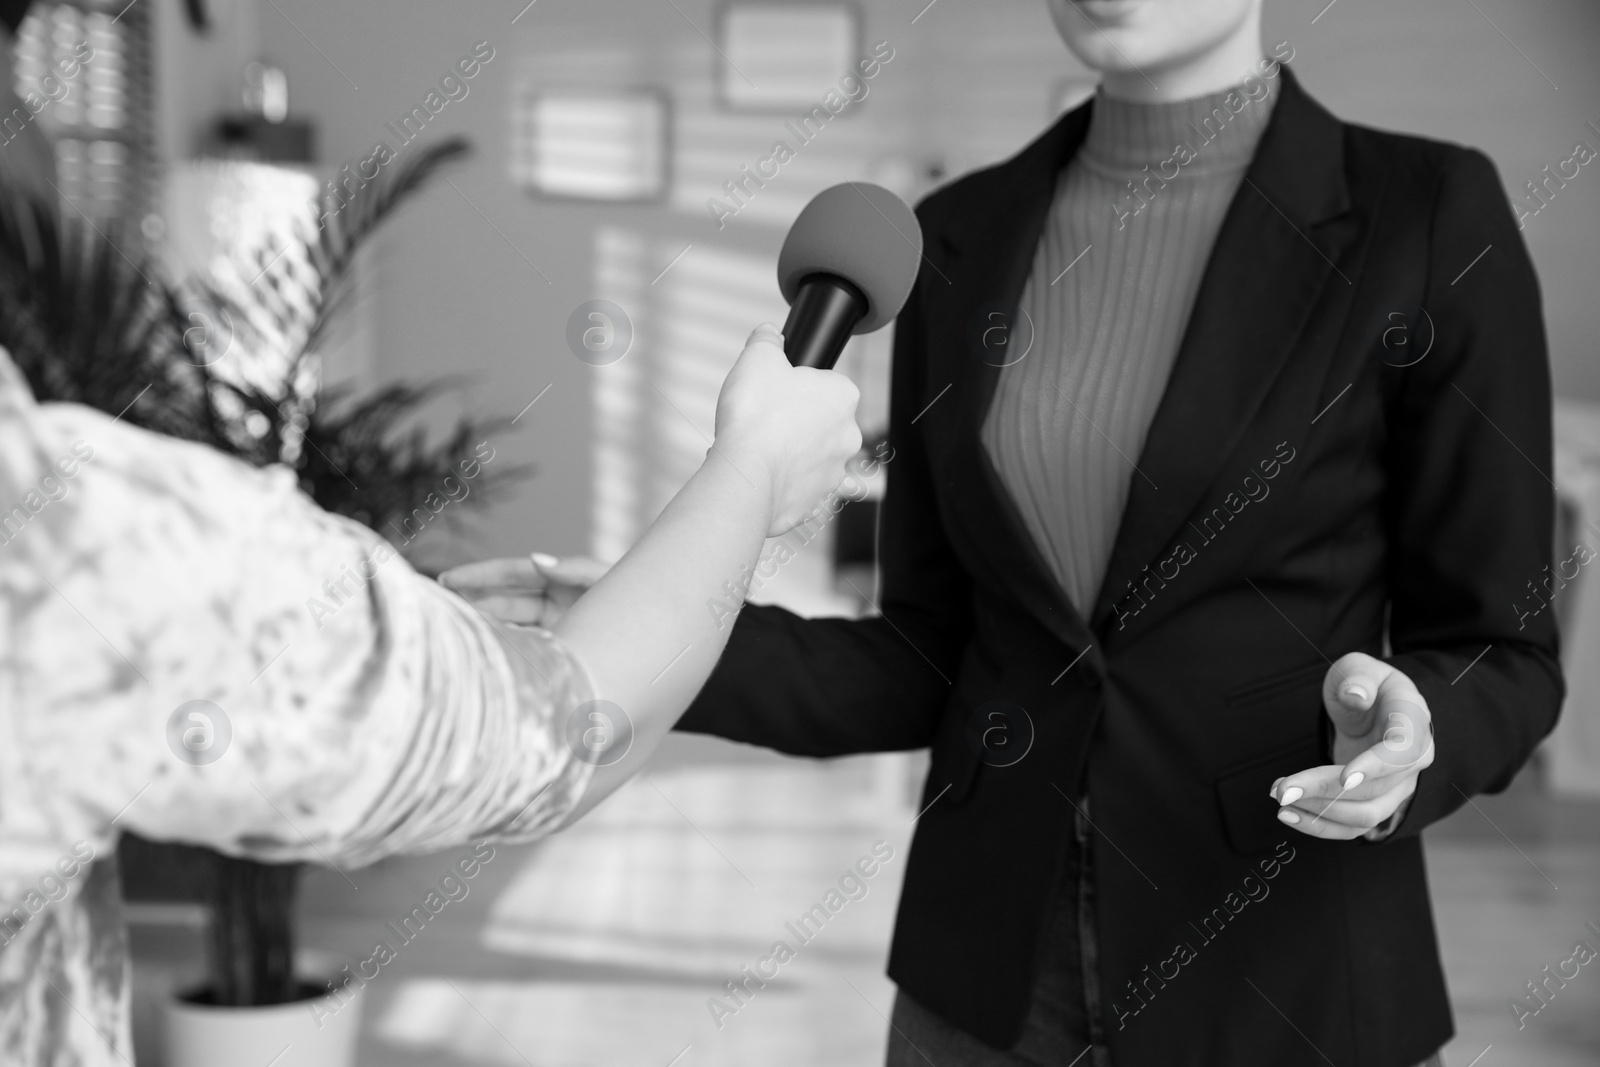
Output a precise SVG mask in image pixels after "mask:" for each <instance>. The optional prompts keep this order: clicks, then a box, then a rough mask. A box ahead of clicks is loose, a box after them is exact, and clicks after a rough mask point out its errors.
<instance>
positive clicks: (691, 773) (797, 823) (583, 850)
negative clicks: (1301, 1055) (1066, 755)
mask: <svg viewBox="0 0 1600 1067" xmlns="http://www.w3.org/2000/svg"><path fill="white" fill-rule="evenodd" d="M920 774H921V770H920V765H919V764H918V763H917V762H916V761H915V760H914V759H913V758H910V757H890V758H884V757H870V758H862V759H852V760H845V761H840V762H838V763H835V764H830V765H817V764H809V763H803V762H796V761H778V760H776V759H775V758H772V757H766V756H756V755H752V754H750V753H748V752H743V751H739V750H737V749H735V748H734V747H733V746H726V745H722V744H721V743H717V742H709V741H705V740H703V739H675V746H674V748H673V749H671V750H670V751H668V752H667V753H666V754H665V755H664V757H663V758H662V759H661V761H660V762H659V763H658V764H657V766H656V769H655V770H653V771H652V772H651V773H650V774H649V775H648V776H646V777H645V778H641V779H639V780H636V781H635V782H633V783H632V784H630V785H629V786H628V787H627V788H626V789H625V790H624V791H622V792H620V793H619V794H618V795H617V796H616V797H615V798H613V799H612V800H611V801H609V802H608V803H607V804H606V805H605V806H603V807H602V808H600V809H598V810H597V811H596V812H595V814H594V815H593V816H591V817H590V818H589V819H588V820H587V821H586V822H585V823H584V824H581V825H580V826H579V827H577V828H575V829H574V830H573V831H570V832H568V833H566V834H563V835H559V836H558V837H556V838H554V839H552V840H550V841H548V842H545V843H543V844H540V845H537V846H514V847H500V848H497V849H496V850H495V852H494V856H493V858H492V859H490V860H488V861H487V862H484V863H482V864H481V870H479V871H478V873H477V874H476V877H474V878H473V879H471V880H470V881H465V882H462V883H460V884H461V885H465V886H466V888H467V893H466V896H464V897H461V898H460V899H459V900H451V901H448V902H446V903H443V904H442V906H441V905H440V904H439V903H438V902H439V901H440V899H441V898H439V897H436V898H435V907H436V908H440V910H439V911H438V914H437V915H433V916H431V918H430V920H429V921H428V923H427V924H426V925H425V926H422V927H421V929H420V932H414V933H413V932H412V930H410V929H408V930H405V931H400V930H399V927H400V924H401V922H402V920H403V919H404V917H405V916H406V915H408V914H409V913H410V912H411V910H412V909H413V908H414V907H416V906H418V905H421V904H422V903H423V902H424V900H425V899H426V897H427V895H428V893H429V892H430V891H431V890H433V889H435V888H436V887H438V885H439V882H440V880H441V879H442V878H443V877H444V875H445V874H446V872H448V871H449V870H450V869H451V868H452V867H453V865H454V864H456V862H457V861H458V860H461V859H463V858H465V857H467V856H469V855H471V852H472V850H471V849H463V850H461V851H460V853H459V854H456V853H449V854H439V855H435V856H428V857H421V858H412V859H408V860H405V861H397V862H392V863H386V864H382V865H379V866H378V867H375V868H372V869H369V870H366V871H359V872H351V880H350V881H349V882H347V881H346V880H345V879H344V877H343V876H341V875H340V874H337V873H334V872H322V871H319V872H314V873H313V874H312V875H311V877H310V879H309V880H308V883H307V886H306V892H305V899H304V901H303V908H302V910H303V912H304V918H303V932H302V940H303V943H304V945H305V946H307V947H306V950H305V954H306V963H307V965H308V966H311V967H316V968H318V969H321V970H323V971H325V972H328V973H332V972H333V971H336V970H337V969H338V967H339V966H340V965H342V964H346V963H348V964H352V965H354V964H356V963H358V962H359V961H363V960H367V959H369V958H372V957H373V956H374V949H375V947H376V945H377V943H378V942H380V941H382V942H385V943H386V944H387V945H389V946H390V947H391V948H392V949H393V950H394V957H393V959H392V960H390V961H389V962H386V963H382V965H381V966H378V967H377V972H378V973H377V977H375V978H374V979H373V980H372V981H371V982H369V983H368V985H367V986H366V988H365V990H364V991H363V992H362V994H361V996H360V1000H359V1004H360V1008H359V1010H360V1011H361V1012H362V1015H361V1040H360V1051H359V1067H423V1065H428V1067H469V1065H470V1067H487V1065H496V1064H508V1065H536V1067H568V1065H572V1067H577V1065H583V1067H606V1065H617V1067H622V1065H629V1067H633V1065H649V1067H669V1065H670V1067H720V1065H728V1067H733V1065H738V1067H745V1065H748V1064H753V1063H761V1064H768V1065H775V1067H782V1065H796V1067H800V1065H823V1064H825V1065H828V1067H852V1065H859V1067H868V1065H876V1064H879V1063H881V1062H882V1056H883V1050H884V1034H885V1032H886V1030H887V1022H886V1019H885V1015H886V1014H887V1012H888V1011H889V1006H890V1002H891V999H892V996H893V989H892V986H891V985H890V983H889V982H888V980H887V979H886V978H884V977H883V967H884V959H885V954H886V946H887V939H888V933H889V930H890V927H891V925H892V920H893V911H894V904H895V901H896V898H897V895H898V891H899V878H900V872H901V870H902V867H903V862H904V856H905V845H906V842H907V840H908V838H909V831H910V828H911V819H912V817H913V816H914V814H915V812H914V811H913V810H912V807H911V805H910V801H909V798H910V797H911V796H912V795H913V788H914V785H915V784H916V783H917V782H918V781H919V780H920ZM876 842H883V843H884V844H880V845H878V849H879V852H880V854H883V853H885V852H888V851H890V850H892V855H891V857H890V858H889V859H888V860H886V861H884V862H882V863H881V864H879V865H878V866H877V868H876V871H875V874H874V876H873V877H872V878H871V879H864V880H861V881H860V882H855V881H851V880H848V879H847V880H846V882H845V886H844V888H845V889H847V890H849V891H850V894H851V896H852V897H857V898H858V899H848V900H846V901H845V903H844V905H843V907H841V908H840V909H839V911H838V913H837V914H836V915H835V916H834V917H833V918H832V919H830V920H829V922H828V923H827V925H826V926H824V927H823V928H822V929H821V930H820V931H815V932H811V931H809V930H808V931H807V932H808V934H809V935H810V936H809V940H808V941H802V940H801V939H800V938H799V937H797V936H796V933H795V931H794V930H793V929H792V928H791V926H790V925H786V924H793V923H794V922H795V921H796V920H797V919H798V918H799V916H801V915H802V914H803V913H805V912H807V911H808V909H809V908H810V907H811V905H812V904H813V903H819V902H822V901H823V900H824V897H825V895H826V894H827V893H828V892H829V890H830V889H837V888H838V887H839V886H840V880H841V877H842V876H843V875H845V874H846V873H847V872H848V871H849V870H850V869H851V868H852V866H853V865H854V864H855V863H856V861H857V860H858V859H859V858H861V857H863V856H869V855H871V853H872V851H873V847H874V843H876ZM1427 849H1428V857H1429V868H1430V873H1431V878H1432V884H1433V893H1434V899H1435V902H1436V906H1437V915H1438V923H1439V931H1440V939H1441V941H1442V943H1443V946H1444V957H1445V964H1446V969H1447V972H1448V974H1449V979H1450V987H1451V993H1452V996H1453V998H1454V1002H1455V1008H1456V1019H1457V1030H1458V1036H1457V1038H1456V1039H1455V1040H1454V1041H1453V1042H1452V1043H1451V1044H1450V1045H1449V1047H1448V1048H1447V1049H1446V1060H1447V1063H1448V1064H1449V1067H1502V1065H1506V1067H1509V1065H1516V1067H1579V1065H1585V1067H1594V1065H1595V1064H1597V1063H1600V965H1596V966H1592V967H1590V966H1586V967H1583V968H1582V969H1581V970H1580V972H1579V974H1578V976H1577V977H1576V978H1574V979H1573V980H1571V981H1570V982H1569V983H1568V984H1567V985H1566V987H1565V988H1564V989H1561V990H1560V991H1559V993H1558V995H1557V996H1555V997H1554V998H1552V999H1551V1002H1550V1003H1549V1005H1548V1006H1547V1007H1545V1008H1543V1009H1542V1010H1541V1011H1540V1012H1539V1013H1538V1014H1537V1015H1535V1016H1530V1017H1528V1018H1526V1019H1524V1020H1523V1026H1522V1028H1521V1029H1520V1030H1519V1029H1518V1026H1517V1021H1516V1019H1515V1018H1514V1016H1513V1014H1512V1012H1511V1010H1510V1009H1509V1007H1508V1005H1507V1001H1508V999H1509V998H1510V997H1512V996H1515V995H1517V994H1518V993H1521V992H1522V987H1523V983H1524V982H1526V981H1529V980H1531V979H1533V978H1535V977H1536V976H1537V975H1538V973H1539V971H1540V969H1541V968H1543V967H1544V966H1545V965H1546V964H1551V965H1556V964H1559V963H1560V962H1561V961H1563V960H1565V959H1567V958H1568V957H1569V956H1570V955H1571V954H1572V950H1573V945H1574V943H1575V942H1577V941H1580V940H1582V941H1586V942H1588V943H1589V944H1591V945H1594V946H1596V947H1600V932H1597V931H1596V930H1593V929H1589V928H1587V927H1586V926H1585V923H1586V922H1594V923H1596V924H1597V926H1600V802H1591V803H1582V802H1577V801H1565V802H1553V801H1551V800H1550V799H1548V797H1547V796H1546V795H1545V792H1544V790H1543V789H1542V787H1541V784H1540V781H1539V774H1538V772H1537V769H1534V770H1530V771H1529V772H1527V773H1525V774H1524V776H1523V777H1522V778H1521V779H1519V781H1518V782H1517V783H1516V784H1515V785H1514V786H1513V787H1512V789H1510V790H1508V791H1507V793H1505V794H1503V795H1501V796H1498V797H1482V798H1479V799H1478V800H1477V802H1476V803H1475V805H1472V806H1469V807H1466V808H1464V809H1462V810H1461V811H1460V812H1458V813H1457V814H1455V815H1454V816H1452V817H1451V818H1450V819H1448V820H1446V821H1445V822H1443V823H1441V824H1440V825H1438V826H1437V827H1434V828H1432V829H1430V831H1429V833H1428V838H1427ZM868 866H869V867H870V866H871V865H870V864H869V865H868ZM447 888H451V889H452V893H453V895H456V896H459V894H460V890H459V888H454V884H453V883H452V884H451V885H449V886H447ZM863 890H864V895H862V891H863ZM839 899H842V894H841V897H837V898H835V900H836V901H837V900H839ZM424 914H426V912H425V913H424ZM147 918H153V919H158V920H159V919H161V918H162V917H161V916H159V915H154V916H147ZM166 918H167V919H169V920H170V919H172V918H174V917H173V916H167V917H166ZM179 918H180V919H181V917H179ZM418 925H419V924H417V923H416V922H415V921H413V927H416V926H418ZM400 933H406V934H408V935H410V938H411V939H410V940H409V941H403V940H402V939H401V937H400V936H398V935H399V934H400ZM134 936H135V951H136V960H137V963H136V989H138V991H139V993H138V996H139V1003H138V1006H137V1014H136V1018H137V1020H138V1027H139V1031H140V1046H141V1048H140V1063H141V1064H142V1065H148V1064H159V1062H160V1061H159V1058H158V1053H156V1052H155V1050H154V1045H153V1039H152V1032H153V1019H154V1016H153V1012H154V1001H155V999H156V998H157V997H158V996H159V994H160V991H161V990H162V989H164V988H166V987H168V986H170V985H172V984H173V983H175V982H181V981H183V980H184V979H185V976H186V975H192V974H193V972H194V967H195V961H196V960H197V959H198V952H199V947H198V946H199V941H198V930H197V929H192V928H189V927H186V926H184V925H183V923H182V922H181V921H179V922H170V921H168V922H166V923H165V924H164V925H163V924H162V923H161V922H157V923H154V924H151V923H145V924H141V925H139V926H138V927H136V928H135V930H134ZM779 941H782V942H785V943H787V944H788V945H789V946H790V947H791V948H793V949H794V950H795V952H794V955H793V958H792V959H788V960H787V961H786V962H784V963H783V964H782V965H781V967H780V968H779V972H778V975H777V977H776V978H774V979H772V980H771V981H769V982H768V983H767V984H766V985H765V986H764V987H757V986H756V984H755V983H754V982H751V983H749V984H748V985H747V986H746V988H747V989H748V990H750V992H748V993H747V994H744V995H742V996H741V997H739V998H738V999H735V998H733V997H731V996H730V995H729V994H728V992H727V990H726V987H725V985H724V984H725V983H729V982H738V981H742V980H743V975H742V974H741V971H742V969H744V968H753V967H755V966H756V965H757V964H758V961H760V960H762V959H763V958H764V957H768V956H770V955H771V953H772V952H773V949H774V947H775V943H776V942H779ZM380 962H381V961H380ZM364 966H365V967H366V970H367V973H369V974H370V973H372V969H373V967H374V965H372V964H367V965H364ZM767 973H769V974H770V973H771V970H770V967H769V968H768V970H767ZM713 998H717V999H718V1000H720V1002H721V1004H722V1008H721V1009H720V1010H718V1009H714V1008H713V1007H712V1006H711V1005H712V1003H713ZM273 1051H275V1050H265V1053H266V1054H265V1055H263V1056H261V1057H260V1058H261V1060H262V1064H263V1065H265V1063H266V1061H267V1059H268V1058H269V1057H270V1056H271V1054H272V1052H273ZM294 1059H295V1054H294V1053H293V1052H292V1051H291V1052H290V1053H289V1054H286V1055H285V1056H284V1058H283V1059H282V1060H281V1061H279V1062H276V1063H275V1064H274V1067H293V1063H294Z"/></svg>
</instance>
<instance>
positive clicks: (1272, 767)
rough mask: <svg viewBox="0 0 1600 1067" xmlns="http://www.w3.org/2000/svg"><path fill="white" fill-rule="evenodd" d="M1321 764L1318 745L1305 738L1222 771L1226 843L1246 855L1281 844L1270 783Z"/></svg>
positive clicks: (1280, 825) (1280, 826)
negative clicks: (1270, 793)
mask: <svg viewBox="0 0 1600 1067" xmlns="http://www.w3.org/2000/svg"><path fill="white" fill-rule="evenodd" d="M1323 762H1324V760H1323V758H1322V744H1321V742H1320V741H1319V740H1318V739H1317V738H1316V737H1308V738H1306V739H1305V740H1304V741H1300V742H1298V743H1296V744H1294V745H1290V746H1288V747H1285V748H1282V749H1279V750H1277V751H1276V752H1272V753H1269V754H1268V755H1265V756H1262V757H1260V758H1258V759H1256V760H1253V761H1251V762H1250V763H1246V764H1243V765H1241V766H1238V767H1234V768H1231V769H1229V770H1228V771H1226V772H1224V773H1223V774H1222V776H1221V777H1219V778H1218V779H1217V785H1216V789H1217V803H1218V804H1219V805H1220V806H1221V808H1222V821H1223V825H1224V826H1225V827H1226V829H1227V832H1228V843H1229V844H1231V845H1232V846H1233V847H1234V849H1235V850H1236V851H1239V852H1243V853H1246V854H1249V853H1253V852H1265V851H1268V850H1270V849H1271V848H1273V846H1275V845H1276V844H1277V843H1278V842H1279V841H1282V840H1283V833H1284V825H1283V823H1281V822H1279V821H1278V804H1277V802H1276V801H1274V800H1273V799H1272V797H1271V796H1270V795H1269V790H1271V788H1272V783H1273V782H1275V781H1277V780H1278V779H1279V778H1283V777H1286V776H1288V775H1291V774H1294V773H1295V772H1296V771H1303V770H1305V769H1306V768H1307V767H1317V766H1320V765H1321V764H1322V763H1323Z"/></svg>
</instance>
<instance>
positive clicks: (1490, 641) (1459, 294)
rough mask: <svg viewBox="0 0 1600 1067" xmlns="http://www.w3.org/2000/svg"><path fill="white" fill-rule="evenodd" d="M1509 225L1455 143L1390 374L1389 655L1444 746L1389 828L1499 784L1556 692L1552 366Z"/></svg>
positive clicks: (1493, 179)
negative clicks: (1407, 328) (1399, 359)
mask: <svg viewBox="0 0 1600 1067" xmlns="http://www.w3.org/2000/svg"><path fill="white" fill-rule="evenodd" d="M1517 229H1518V227H1517V226H1516V224H1515V221H1514V219H1513V218H1512V215H1511V212H1510V210H1509V206H1508V203H1507V200H1506V196H1505V193H1504V192H1503V191H1502V187H1501V184H1500V180H1499V177H1498V175H1497V174H1496V173H1495V169H1494V165H1493V164H1492V163H1490V162H1489V160H1488V159H1487V158H1486V157H1485V156H1484V155H1483V154H1482V153H1480V152H1476V151H1470V150H1455V151H1454V152H1453V154H1452V156H1451V158H1450V159H1449V161H1448V163H1447V165H1446V166H1445V168H1444V173H1443V177H1442V180H1441V182H1440V186H1439V193H1438V197H1437V200H1436V202H1435V209H1434V217H1433V224H1432V236H1431V249H1430V254H1431V262H1430V268H1429V282H1428V285H1427V290H1426V294H1427V295H1426V297H1425V299H1426V304H1425V305H1424V306H1425V307H1426V309H1427V312H1428V314H1429V316H1430V318H1431V320H1432V322H1433V325H1434V331H1435V336H1434V347H1433V350H1432V351H1431V352H1430V353H1429V354H1427V355H1426V356H1425V357H1424V358H1423V360H1422V361H1421V362H1420V363H1417V364H1415V365H1413V366H1411V367H1407V368H1404V369H1401V370H1397V371H1396V372H1395V373H1397V374H1399V375H1401V376H1402V377H1401V379H1400V382H1399V386H1398V388H1397V390H1396V392H1395V394H1394V399H1393V406H1392V408H1391V410H1390V416H1389V422H1390V436H1389V443H1388V448H1389V456H1388V468H1389V472H1390V486H1389V491H1390V494H1391V496H1390V500H1389V505H1388V523H1389V545H1390V558H1389V563H1388V580H1389V587H1390V595H1391V614H1390V646H1391V649H1392V652H1393V654H1392V655H1391V656H1390V657H1389V662H1390V663H1392V664H1393V665H1394V666H1396V667H1398V668H1399V669H1400V670H1402V671H1404V672H1405V673H1406V674H1407V675H1409V676H1410V677H1411V678H1412V680H1413V681H1415V682H1416V684H1417V687H1418V689H1419V690H1421V692H1422V695H1423V697H1424V698H1425V699H1426V700H1427V703H1428V708H1429V711H1430V712H1431V714H1432V718H1433V730H1434V741H1435V745H1436V751H1435V760H1434V763H1433V765H1432V766H1431V767H1429V768H1428V769H1427V770H1425V771H1423V772H1422V774H1421V775H1420V776H1419V778H1418V783H1417V792H1416V794H1415V795H1414V796H1413V797H1412V799H1411V802H1410V805H1409V807H1408V809H1407V811H1406V813H1405V817H1404V819H1403V820H1402V821H1401V824H1400V825H1399V827H1398V828H1397V830H1396V832H1395V833H1394V834H1393V835H1392V836H1391V837H1390V838H1388V839H1387V840H1396V839H1399V838H1404V837H1407V836H1411V835H1414V834H1417V833H1419V832H1421V830H1422V829H1423V828H1424V827H1426V826H1427V825H1428V824H1430V823H1432V822H1434V821H1435V820H1437V819H1440V818H1442V817H1444V816H1445V815H1448V814H1449V813H1450V812H1452V811H1454V810H1455V809H1456V808H1458V807H1460V806H1461V805H1463V804H1465V803H1466V802H1467V800H1468V799H1469V798H1470V797H1472V796H1473V795H1474V794H1476V793H1480V792H1497V791H1499V790H1501V789H1504V788H1505V787H1506V786H1507V785H1508V784H1509V783H1510V782H1511V779H1512V777H1513V776H1514V775H1515V774H1516V772H1517V770H1518V769H1519V768H1520V767H1521V766H1522V765H1523V764H1524V763H1525V762H1526V761H1527V760H1528V757H1529V756H1530V755H1531V754H1532V753H1533V750H1534V748H1535V746H1536V745H1537V744H1538V743H1539V741H1540V739H1541V738H1543V737H1544V736H1545V735H1546V734H1547V733H1549V732H1550V730H1551V728H1552V727H1553V726H1554V725H1555V721H1556V716H1557V713H1558V710H1559V708H1560V705H1561V699H1562V696H1563V691H1564V686H1563V682H1562V678H1561V668H1560V662H1559V660H1558V658H1557V637H1556V626H1555V612H1554V611H1553V610H1552V609H1551V608H1549V607H1548V601H1549V599H1550V596H1551V592H1550V591H1549V589H1550V588H1553V587H1554V586H1555V583H1556V582H1558V581H1559V579H1554V580H1552V579H1551V576H1552V574H1553V573H1554V572H1553V570H1552V547H1553V546H1552V537H1553V534H1552V524H1553V518H1554V483H1553V482H1552V481H1551V470H1552V465H1551V391H1550V367H1549V360H1548V357H1547V354H1546V348H1545V336H1544V323H1543V318H1542V314H1541V310H1540V298H1539V285H1538V280H1537V278H1536V276H1535V274H1534V270H1533V264H1532V262H1531V261H1530V260H1529V258H1528V254H1527V250H1526V248H1525V247H1524V245H1523V242H1522V238H1521V235H1520V234H1519V233H1518V232H1517ZM1480 254H1481V258H1478V259H1477V261H1476V263H1474V262H1473V260H1474V257H1479V256H1480ZM1469 264H1471V265H1472V266H1471V269H1468V270H1466V273H1465V274H1464V275H1463V274H1462V273H1461V272H1462V271H1463V269H1464V268H1467V267H1468V265H1469ZM1569 547H1570V546H1569ZM1547 580H1549V581H1551V586H1550V587H1548V588H1547V586H1546V582H1547ZM1541 604H1543V605H1545V606H1544V607H1541Z"/></svg>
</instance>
